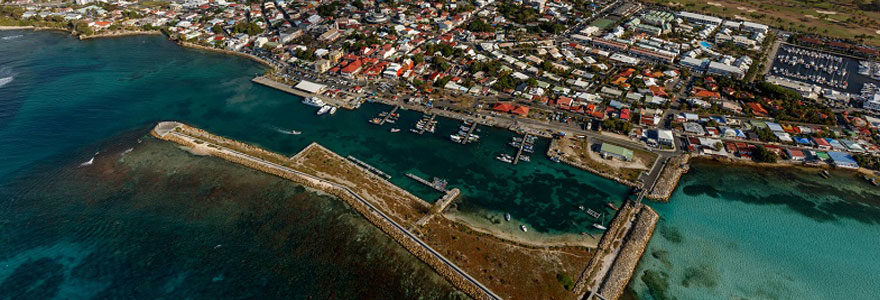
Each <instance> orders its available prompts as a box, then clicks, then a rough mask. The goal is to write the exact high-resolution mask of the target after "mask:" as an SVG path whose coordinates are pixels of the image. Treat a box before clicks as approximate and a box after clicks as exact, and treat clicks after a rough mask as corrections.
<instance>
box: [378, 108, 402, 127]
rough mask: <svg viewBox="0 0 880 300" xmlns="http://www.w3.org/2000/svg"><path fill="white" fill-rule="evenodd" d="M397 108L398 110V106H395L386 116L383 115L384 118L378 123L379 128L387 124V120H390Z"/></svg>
mask: <svg viewBox="0 0 880 300" xmlns="http://www.w3.org/2000/svg"><path fill="white" fill-rule="evenodd" d="M399 108H400V105H397V106H395V107H394V108H392V109H391V112H389V113H388V114H387V115H385V117H384V118H382V121H381V122H379V125H380V126H381V125H385V122H388V119H391V116H393V115H394V113H396V112H397V110H398V109H399Z"/></svg>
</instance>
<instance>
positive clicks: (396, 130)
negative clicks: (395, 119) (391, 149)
mask: <svg viewBox="0 0 880 300" xmlns="http://www.w3.org/2000/svg"><path fill="white" fill-rule="evenodd" d="M395 132H400V128H391V133H395Z"/></svg>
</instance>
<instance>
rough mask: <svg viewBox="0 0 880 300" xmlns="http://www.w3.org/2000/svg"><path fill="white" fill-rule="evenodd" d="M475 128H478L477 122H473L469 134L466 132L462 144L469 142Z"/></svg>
mask: <svg viewBox="0 0 880 300" xmlns="http://www.w3.org/2000/svg"><path fill="white" fill-rule="evenodd" d="M475 129H477V122H471V129H469V130H468V132H467V134H465V135H464V137H463V138H462V139H461V144H462V145H465V144H467V143H469V140H470V139H471V135H472V134H473V133H474V130H475Z"/></svg>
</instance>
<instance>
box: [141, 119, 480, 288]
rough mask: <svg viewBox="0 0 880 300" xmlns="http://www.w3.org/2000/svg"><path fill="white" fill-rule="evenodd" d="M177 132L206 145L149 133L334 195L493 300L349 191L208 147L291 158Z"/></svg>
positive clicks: (450, 277) (460, 284)
mask: <svg viewBox="0 0 880 300" xmlns="http://www.w3.org/2000/svg"><path fill="white" fill-rule="evenodd" d="M174 130H175V131H178V130H179V132H181V133H182V134H184V135H187V136H191V137H193V138H198V139H201V140H203V141H205V142H206V144H198V143H194V142H193V141H190V140H187V139H185V138H183V137H180V136H178V135H176V134H171V133H168V134H164V135H162V134H159V133H158V132H156V130H155V129H154V130H152V131H151V132H150V134H151V135H152V136H154V137H156V138H159V139H162V140H167V141H171V142H175V143H177V144H180V145H183V146H186V147H192V148H199V149H200V150H202V151H207V152H208V153H207V154H210V155H213V156H216V157H219V158H222V159H224V160H227V161H230V162H234V163H238V164H241V165H244V166H247V167H250V168H253V169H256V170H259V171H263V172H266V173H269V174H272V175H276V176H279V177H281V178H285V179H288V180H291V181H294V182H296V183H299V184H302V185H304V186H306V187H309V188H313V189H316V190H320V191H323V192H326V193H329V194H331V195H334V196H336V197H338V198H340V199H342V200H343V201H345V202H346V203H347V204H348V205H349V206H351V207H352V208H354V209H355V210H356V211H358V212H359V213H360V214H361V215H363V216H364V217H365V218H366V219H367V220H368V221H369V222H370V223H372V224H373V225H375V226H376V227H378V228H379V229H381V230H382V231H383V232H385V233H386V234H388V235H389V236H391V237H392V238H393V239H394V240H395V241H396V242H397V243H398V244H400V245H401V246H403V247H404V248H406V249H407V250H408V251H409V252H410V253H412V254H413V255H415V256H416V257H418V258H419V259H421V260H422V261H423V262H425V263H426V264H428V265H429V266H431V268H433V269H434V270H435V271H436V272H437V273H438V274H440V275H441V276H443V277H444V278H446V280H447V281H449V282H450V283H451V284H453V285H454V286H455V287H456V288H458V289H459V290H461V291H463V292H465V293H466V294H468V296H470V297H472V298H474V299H492V298H491V297H490V296H489V295H487V294H486V293H485V292H483V291H482V290H481V289H480V288H479V287H477V286H476V285H475V284H473V283H472V282H470V281H468V280H467V279H465V278H463V277H462V276H461V275H460V274H459V273H458V272H456V271H455V270H454V269H452V267H451V266H450V265H448V264H446V263H444V262H443V261H441V260H440V259H439V258H438V257H437V256H435V255H433V254H431V253H430V252H428V250H427V249H426V248H425V247H423V246H421V245H420V244H419V243H418V242H416V241H415V240H413V239H412V238H410V237H409V236H407V235H406V234H404V233H403V232H402V231H401V230H399V229H398V228H396V227H395V226H394V225H393V224H391V223H390V222H389V221H387V220H386V219H385V218H383V217H382V216H380V215H379V213H378V212H377V211H375V210H373V209H372V208H370V207H369V206H367V205H366V204H364V203H363V202H361V201H360V200H359V199H357V198H355V197H354V195H352V194H351V193H349V192H348V191H346V190H344V189H342V188H339V187H337V186H335V185H333V184H331V183H329V182H327V181H323V180H320V179H316V178H311V177H308V176H303V175H300V174H296V173H293V172H287V171H284V170H281V169H278V168H273V167H269V166H267V165H265V164H261V163H256V162H254V161H252V160H249V159H246V158H243V157H240V156H236V155H231V154H228V153H226V152H223V151H220V149H218V148H213V147H211V146H209V145H208V143H211V144H219V145H222V146H224V147H230V148H231V149H235V150H236V151H240V152H242V153H246V154H248V155H254V154H257V155H254V156H257V157H266V158H270V159H273V160H274V159H277V162H276V163H278V162H284V161H286V160H287V159H288V158H286V157H284V156H282V155H280V154H277V153H272V152H268V151H265V150H263V149H260V148H257V147H253V146H250V145H247V144H244V143H241V142H237V141H233V140H229V139H226V138H223V137H219V136H215V135H212V134H210V133H207V132H206V131H204V130H201V129H197V128H193V127H190V126H187V125H181V126H179V127H177V128H176V129H174ZM313 145H317V144H313ZM317 146H318V147H320V146H319V145H317ZM307 149H308V148H307ZM320 149H322V150H324V151H329V150H326V149H325V148H323V147H320ZM304 151H305V150H304ZM300 153H302V152H300ZM334 154H335V153H334ZM263 155H265V156H263ZM297 155H299V154H297ZM297 155H295V156H294V158H295V157H297Z"/></svg>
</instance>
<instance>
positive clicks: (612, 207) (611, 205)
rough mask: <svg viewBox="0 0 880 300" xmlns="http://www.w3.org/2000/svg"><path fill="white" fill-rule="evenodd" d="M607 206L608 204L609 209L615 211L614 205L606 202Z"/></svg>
mask: <svg viewBox="0 0 880 300" xmlns="http://www.w3.org/2000/svg"><path fill="white" fill-rule="evenodd" d="M607 204H608V207H610V208H611V209H613V210H617V206H614V203H611V202H608V203H607Z"/></svg>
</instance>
